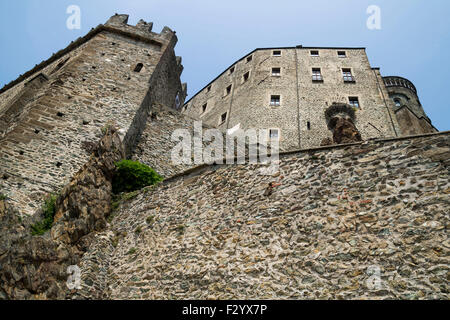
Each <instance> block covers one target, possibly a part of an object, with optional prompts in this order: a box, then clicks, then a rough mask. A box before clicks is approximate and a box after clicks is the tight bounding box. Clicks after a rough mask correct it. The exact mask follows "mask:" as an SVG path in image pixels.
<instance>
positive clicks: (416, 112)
mask: <svg viewBox="0 0 450 320" xmlns="http://www.w3.org/2000/svg"><path fill="white" fill-rule="evenodd" d="M383 81H384V84H385V86H386V88H387V91H388V93H389V98H390V100H392V102H393V103H394V112H395V116H396V118H397V121H398V124H399V126H400V130H401V134H402V135H412V134H420V133H428V132H435V131H437V130H436V128H434V126H433V125H432V124H431V120H430V118H428V117H427V115H426V114H425V111H424V110H423V107H422V104H421V103H420V100H419V97H418V95H417V89H416V87H415V86H414V85H413V84H412V82H411V81H409V80H408V79H405V78H402V77H383Z"/></svg>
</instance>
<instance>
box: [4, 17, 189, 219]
mask: <svg viewBox="0 0 450 320" xmlns="http://www.w3.org/2000/svg"><path fill="white" fill-rule="evenodd" d="M127 21H128V15H117V14H116V15H115V16H113V17H111V18H110V19H109V20H108V21H107V23H106V24H104V25H99V26H97V27H96V28H94V29H92V30H91V31H90V32H89V33H88V34H86V35H85V36H84V37H82V38H79V39H77V40H76V41H74V42H72V43H71V44H70V45H69V46H68V47H67V48H65V49H63V50H61V51H59V52H57V53H56V54H54V55H53V56H52V57H51V58H50V59H48V60H46V61H43V62H42V63H40V64H39V65H37V66H35V67H34V68H33V69H32V70H30V71H28V72H26V73H25V74H24V75H21V76H20V77H19V78H18V79H17V80H15V81H13V82H11V83H10V84H8V85H6V86H5V87H4V88H3V89H1V90H0V170H1V172H0V191H1V192H2V193H3V194H5V195H6V196H8V198H9V199H10V200H11V202H12V203H13V204H14V206H16V207H17V208H18V209H19V210H20V212H22V213H27V214H30V213H32V212H33V211H34V210H35V209H36V208H37V207H39V206H40V203H41V201H42V197H43V195H44V194H45V193H48V192H55V191H57V190H59V189H60V188H61V187H62V186H63V185H64V184H66V183H67V182H68V179H69V178H70V177H71V176H72V175H73V174H74V173H75V172H76V171H78V169H79V168H80V167H81V166H82V165H83V164H84V163H85V162H86V161H87V159H88V158H89V154H90V151H91V150H90V149H91V148H90V146H91V145H92V143H95V142H97V141H98V140H99V138H100V137H101V135H102V128H105V126H107V125H108V124H109V123H111V122H115V123H116V124H117V125H118V126H119V127H120V128H121V132H122V135H123V138H124V144H125V147H126V149H127V153H128V156H130V154H131V153H132V150H133V149H134V147H135V145H136V143H137V141H138V138H139V136H140V135H141V133H142V131H143V130H144V127H145V124H146V122H147V116H148V113H149V110H150V107H151V106H152V105H153V104H155V103H161V104H164V105H166V106H169V107H174V108H177V107H180V106H181V105H182V103H183V101H184V98H185V95H186V85H185V84H181V83H180V74H181V72H182V70H183V67H182V65H181V58H180V57H176V56H175V53H174V47H175V44H176V43H177V37H176V36H175V32H173V31H172V30H170V29H169V28H168V27H164V28H163V30H162V31H161V33H154V32H152V23H146V22H144V21H143V20H141V21H140V22H139V23H138V24H137V25H136V26H130V25H128V24H127Z"/></svg>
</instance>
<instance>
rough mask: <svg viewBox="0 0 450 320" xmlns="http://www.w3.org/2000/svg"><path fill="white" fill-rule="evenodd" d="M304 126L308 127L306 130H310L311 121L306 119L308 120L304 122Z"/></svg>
mask: <svg viewBox="0 0 450 320" xmlns="http://www.w3.org/2000/svg"><path fill="white" fill-rule="evenodd" d="M306 127H307V128H308V130H311V122H309V121H308V122H307V123H306Z"/></svg>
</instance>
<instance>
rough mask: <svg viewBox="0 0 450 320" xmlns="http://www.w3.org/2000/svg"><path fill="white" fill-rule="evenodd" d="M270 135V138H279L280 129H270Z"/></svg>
mask: <svg viewBox="0 0 450 320" xmlns="http://www.w3.org/2000/svg"><path fill="white" fill-rule="evenodd" d="M269 137H270V139H278V137H279V132H278V129H270V130H269Z"/></svg>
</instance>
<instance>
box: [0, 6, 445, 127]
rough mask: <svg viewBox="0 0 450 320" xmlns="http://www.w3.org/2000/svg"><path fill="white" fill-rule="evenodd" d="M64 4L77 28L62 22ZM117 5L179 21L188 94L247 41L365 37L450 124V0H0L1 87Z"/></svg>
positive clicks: (388, 67)
mask: <svg viewBox="0 0 450 320" xmlns="http://www.w3.org/2000/svg"><path fill="white" fill-rule="evenodd" d="M72 4H75V5H78V6H79V7H80V8H81V14H82V16H81V23H82V24H81V27H82V28H81V30H69V29H67V28H66V20H67V18H68V16H69V15H68V14H66V8H67V7H68V6H69V5H72ZM369 5H378V6H379V7H380V8H381V28H382V29H381V30H369V29H367V27H366V20H367V18H368V15H367V14H366V9H367V7H368V6H369ZM116 12H117V13H127V14H129V15H130V21H129V23H130V24H135V23H136V22H137V21H138V20H139V19H141V18H142V19H144V20H146V21H153V22H154V31H156V32H159V31H160V30H161V29H162V28H163V27H164V26H165V25H167V26H169V27H171V28H172V29H173V30H175V31H177V35H178V39H179V42H178V45H177V47H176V53H177V55H180V56H182V57H183V65H184V67H185V71H184V73H183V76H182V80H183V81H185V82H187V83H188V90H189V95H190V96H192V95H193V94H195V93H196V92H197V91H198V90H199V89H201V88H202V87H204V86H205V85H206V84H207V83H208V82H209V81H210V80H212V79H214V78H215V77H216V76H217V75H218V74H219V73H221V72H222V71H223V70H224V69H225V68H226V67H228V66H229V65H230V64H231V63H233V62H234V61H235V60H237V59H238V58H241V57H242V56H244V55H245V54H246V53H248V52H250V51H252V50H253V49H255V48H259V47H276V46H280V47H281V46H283V47H284V46H295V45H299V44H302V45H304V46H349V47H351V46H355V47H366V48H367V53H368V56H369V60H370V62H371V64H372V66H373V67H380V68H381V73H382V74H383V75H385V76H388V75H398V76H402V77H405V78H408V79H409V80H411V81H412V82H413V83H414V84H415V85H416V87H417V89H418V91H419V96H420V99H421V101H422V104H423V106H424V108H425V111H426V112H427V114H428V116H429V117H430V118H431V120H432V122H433V124H434V125H435V126H436V128H438V129H439V130H450V108H449V101H450V79H449V78H450V75H449V71H450V62H449V54H448V52H449V50H450V22H449V21H450V18H449V14H450V1H448V0H428V1H421V0H395V1H392V0H369V1H367V0H313V1H312V0H308V1H304V0H292V1H283V0H276V1H274V0H272V1H266V0H259V1H242V0H240V1H236V0H226V1H219V0H208V1H200V0H198V1H197V0H142V1H140V0H127V1H118V0H105V1H103V0H89V1H87V0H81V1H75V0H69V1H66V0H15V1H12V0H1V1H0V17H1V19H0V43H1V44H2V46H1V48H2V50H1V51H0V87H2V86H3V85H4V84H6V83H8V82H9V81H11V80H14V79H15V78H17V76H18V75H19V74H22V73H24V72H26V71H27V70H29V69H30V68H32V67H33V66H34V65H35V64H38V63H40V62H41V61H42V60H45V59H47V58H49V57H50V56H51V54H52V53H54V52H56V51H58V50H60V49H62V48H64V47H66V46H67V45H68V44H69V43H70V41H72V40H75V39H76V38H77V37H79V36H82V35H84V34H86V33H87V32H88V31H89V30H90V29H91V28H92V27H95V26H96V25H98V24H100V23H104V22H105V21H106V20H107V19H108V17H109V16H111V15H113V14H114V13H116Z"/></svg>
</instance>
